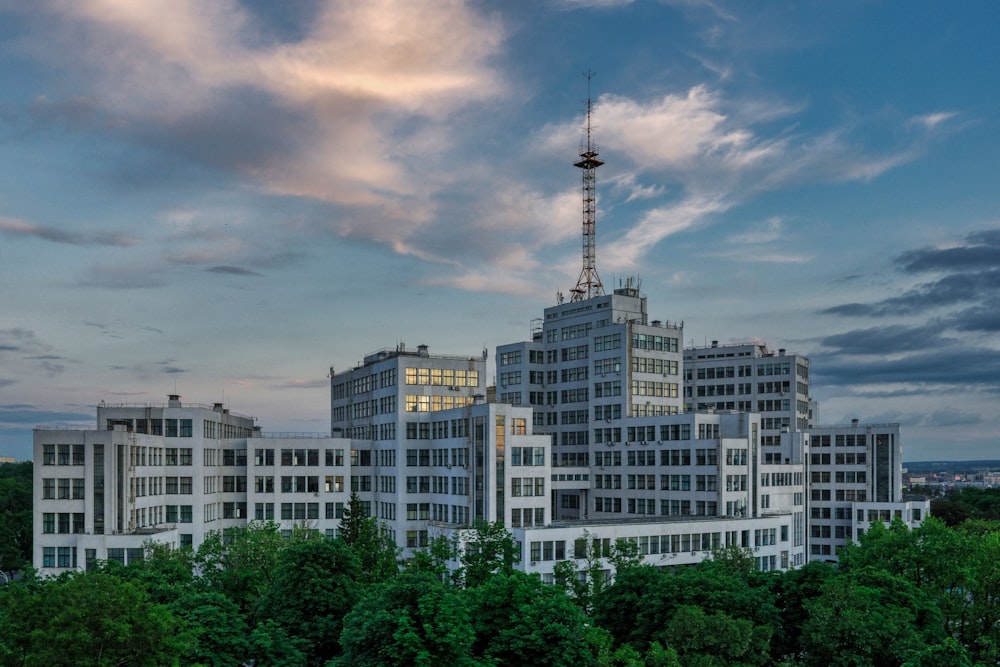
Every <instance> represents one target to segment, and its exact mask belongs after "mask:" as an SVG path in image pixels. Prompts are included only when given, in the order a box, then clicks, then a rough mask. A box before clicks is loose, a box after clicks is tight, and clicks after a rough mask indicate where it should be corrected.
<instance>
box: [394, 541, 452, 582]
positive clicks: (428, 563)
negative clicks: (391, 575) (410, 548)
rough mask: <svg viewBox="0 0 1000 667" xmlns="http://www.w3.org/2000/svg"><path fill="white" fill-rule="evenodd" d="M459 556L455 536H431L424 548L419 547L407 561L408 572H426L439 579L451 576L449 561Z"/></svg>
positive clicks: (445, 579) (444, 579) (446, 578)
mask: <svg viewBox="0 0 1000 667" xmlns="http://www.w3.org/2000/svg"><path fill="white" fill-rule="evenodd" d="M456 558H458V544H457V542H456V540H455V539H454V538H451V537H448V536H445V535H436V536H434V537H431V539H430V542H429V543H428V545H427V547H426V548H424V549H417V550H415V551H414V552H413V557H412V558H410V559H409V560H408V561H407V562H406V569H407V571H408V572H426V573H429V574H431V575H433V576H434V577H436V578H437V579H438V581H447V580H448V578H449V571H448V563H449V562H450V561H453V560H455V559H456Z"/></svg>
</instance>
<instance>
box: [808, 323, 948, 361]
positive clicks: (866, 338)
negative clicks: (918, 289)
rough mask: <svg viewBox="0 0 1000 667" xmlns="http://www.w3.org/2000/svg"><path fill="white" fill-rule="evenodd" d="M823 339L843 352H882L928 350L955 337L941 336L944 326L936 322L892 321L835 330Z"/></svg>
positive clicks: (860, 353)
mask: <svg viewBox="0 0 1000 667" xmlns="http://www.w3.org/2000/svg"><path fill="white" fill-rule="evenodd" d="M821 342H822V344H823V345H824V346H825V347H828V348H833V349H835V350H837V351H838V352H839V353H841V354H853V355H882V354H892V353H899V352H912V351H917V350H926V349H928V348H931V347H939V346H940V345H942V344H944V343H945V342H953V341H952V340H951V339H947V340H946V339H942V337H941V327H940V326H936V325H933V324H930V325H927V326H922V327H910V326H905V325H901V324H893V325H889V326H884V327H873V328H871V329H855V330H854V331H848V332H845V333H841V334H834V335H833V336H827V337H826V338H823V339H822V341H821Z"/></svg>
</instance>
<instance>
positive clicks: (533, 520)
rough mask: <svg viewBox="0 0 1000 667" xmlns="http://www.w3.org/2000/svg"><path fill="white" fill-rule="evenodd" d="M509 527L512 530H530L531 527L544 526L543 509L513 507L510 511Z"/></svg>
mask: <svg viewBox="0 0 1000 667" xmlns="http://www.w3.org/2000/svg"><path fill="white" fill-rule="evenodd" d="M510 525H511V527H512V528H522V527H524V528H530V527H531V526H544V525H545V508H544V507H524V508H519V507H515V508H513V509H511V511H510Z"/></svg>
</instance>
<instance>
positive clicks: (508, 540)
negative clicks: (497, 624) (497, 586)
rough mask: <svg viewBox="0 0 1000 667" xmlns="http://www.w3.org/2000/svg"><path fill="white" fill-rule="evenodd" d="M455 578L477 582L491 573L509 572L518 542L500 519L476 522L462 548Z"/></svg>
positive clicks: (468, 584)
mask: <svg viewBox="0 0 1000 667" xmlns="http://www.w3.org/2000/svg"><path fill="white" fill-rule="evenodd" d="M459 560H460V562H461V567H460V568H459V570H458V572H457V573H456V579H457V581H458V582H460V583H461V584H462V585H464V586H466V587H473V586H479V585H481V584H483V583H485V582H486V581H488V580H489V578H490V577H492V576H493V575H494V574H503V575H509V574H511V573H512V572H513V571H514V565H515V564H516V563H517V562H518V561H519V560H520V555H519V550H518V547H517V542H516V541H515V540H514V536H513V535H511V533H510V531H509V530H507V529H506V528H504V525H503V522H501V521H496V522H493V523H487V522H485V521H483V522H479V523H477V524H476V525H475V527H473V529H472V530H471V531H470V532H469V534H468V539H467V540H466V541H465V545H464V548H463V549H461V552H460V557H459Z"/></svg>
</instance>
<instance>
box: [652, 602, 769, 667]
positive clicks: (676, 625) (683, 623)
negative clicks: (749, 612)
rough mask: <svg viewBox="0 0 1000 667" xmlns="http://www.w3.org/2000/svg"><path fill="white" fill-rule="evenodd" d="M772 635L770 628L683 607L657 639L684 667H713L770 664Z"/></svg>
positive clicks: (689, 606) (725, 615) (727, 616)
mask: <svg viewBox="0 0 1000 667" xmlns="http://www.w3.org/2000/svg"><path fill="white" fill-rule="evenodd" d="M770 635H771V629H770V627H768V626H755V625H754V624H753V623H752V622H750V621H748V620H745V619H737V618H733V617H732V616H730V615H729V614H726V613H725V612H721V611H717V612H711V613H706V612H705V611H704V610H703V609H701V608H700V607H695V606H692V605H682V606H680V607H678V608H677V610H676V611H675V612H674V614H673V616H672V617H671V618H670V621H669V622H668V623H667V625H666V627H664V628H663V630H661V631H660V632H659V633H657V635H656V636H657V637H658V638H659V639H661V640H662V641H664V643H666V644H667V645H668V646H670V647H671V648H673V649H674V650H676V651H677V655H678V656H679V657H680V660H681V662H682V663H683V664H685V665H698V666H699V667H712V666H715V665H720V666H721V665H766V664H770V658H769V655H768V641H769V639H770Z"/></svg>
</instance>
